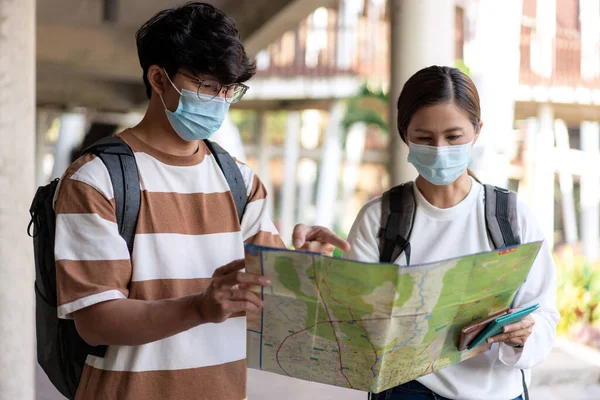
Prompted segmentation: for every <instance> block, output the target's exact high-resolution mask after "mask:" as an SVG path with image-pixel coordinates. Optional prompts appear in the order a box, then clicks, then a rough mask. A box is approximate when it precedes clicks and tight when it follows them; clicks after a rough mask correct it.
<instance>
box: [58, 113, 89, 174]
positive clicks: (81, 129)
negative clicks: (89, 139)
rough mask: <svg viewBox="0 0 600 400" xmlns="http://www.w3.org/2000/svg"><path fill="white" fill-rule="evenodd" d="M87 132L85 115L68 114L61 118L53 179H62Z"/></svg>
mask: <svg viewBox="0 0 600 400" xmlns="http://www.w3.org/2000/svg"><path fill="white" fill-rule="evenodd" d="M85 130H86V117H85V115H83V114H80V113H68V114H63V115H62V116H61V117H60V132H59V134H58V141H57V142H56V149H55V150H54V168H52V177H51V179H56V178H60V177H61V176H62V175H63V174H64V173H65V171H66V170H67V168H69V165H70V164H71V155H72V153H73V150H75V149H77V148H78V147H79V145H80V144H81V141H82V140H83V137H84V136H85Z"/></svg>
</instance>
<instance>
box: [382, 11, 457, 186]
mask: <svg viewBox="0 0 600 400" xmlns="http://www.w3.org/2000/svg"><path fill="white" fill-rule="evenodd" d="M390 14H391V22H390V26H391V35H390V36H391V40H390V46H391V49H390V50H391V51H390V55H391V57H390V58H391V68H390V71H391V78H392V79H391V86H390V141H391V143H390V178H391V183H392V185H398V184H400V183H403V182H406V181H409V180H413V179H414V178H415V177H416V176H417V172H416V170H415V169H414V167H413V166H412V165H410V164H408V162H407V161H406V159H407V157H408V147H407V146H406V145H404V143H403V142H402V139H401V138H400V135H399V134H398V126H397V117H398V112H397V102H398V96H399V95H400V92H401V91H402V87H403V86H404V83H405V82H406V81H407V80H408V78H410V77H411V76H412V75H413V74H414V73H415V72H417V71H419V70H420V69H422V68H425V67H429V66H431V65H434V64H435V65H448V66H452V65H454V1H452V0H390Z"/></svg>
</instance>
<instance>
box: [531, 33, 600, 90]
mask: <svg viewBox="0 0 600 400" xmlns="http://www.w3.org/2000/svg"><path fill="white" fill-rule="evenodd" d="M582 50H583V49H582V42H581V35H580V33H579V31H576V30H559V31H557V34H556V37H555V38H554V39H553V40H552V41H549V42H546V43H544V42H543V41H541V40H539V38H538V37H537V35H536V33H535V30H534V29H533V28H530V27H526V26H523V27H522V30H521V69H520V82H521V84H525V85H531V86H546V87H550V86H553V87H556V86H562V87H571V88H577V87H584V88H590V89H600V69H598V67H597V66H589V67H587V69H588V70H591V71H592V72H591V73H589V76H588V77H583V76H582ZM586 57H587V58H588V59H589V60H592V63H593V57H596V60H598V58H599V57H600V44H596V45H595V47H594V48H592V49H591V51H590V54H587V55H586ZM596 62H597V61H596ZM584 69H585V68H584ZM594 70H595V71H594ZM594 72H595V73H594Z"/></svg>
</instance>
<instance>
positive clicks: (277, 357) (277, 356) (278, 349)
mask: <svg viewBox="0 0 600 400" xmlns="http://www.w3.org/2000/svg"><path fill="white" fill-rule="evenodd" d="M323 322H327V321H321V322H317V323H316V324H314V325H311V326H309V327H308V328H305V329H302V330H301V331H298V332H294V333H292V334H291V335H288V336H286V337H285V338H284V339H283V340H282V341H281V344H280V345H279V347H278V348H277V351H276V352H275V361H277V365H279V368H281V370H282V371H283V372H285V374H286V375H287V376H291V375H290V374H289V373H288V372H287V371H286V370H285V369H284V368H283V367H282V366H281V363H280V362H279V351H280V350H281V348H282V347H283V345H284V344H285V342H286V340H288V339H289V338H291V337H292V336H295V335H297V334H299V333H302V332H306V331H307V330H309V329H312V328H314V327H315V326H317V325H319V324H322V323H323Z"/></svg>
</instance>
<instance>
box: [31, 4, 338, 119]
mask: <svg viewBox="0 0 600 400" xmlns="http://www.w3.org/2000/svg"><path fill="white" fill-rule="evenodd" d="M207 2H208V3H211V4H214V5H215V6H216V7H218V8H220V9H222V10H223V11H225V12H226V13H227V14H228V15H230V16H231V17H233V19H235V21H236V23H237V26H238V29H239V31H240V35H241V37H242V40H243V41H244V44H245V46H246V49H247V51H248V53H249V54H250V55H254V54H256V53H257V52H258V51H259V50H260V49H262V48H264V47H266V46H267V45H268V44H269V43H271V42H272V41H274V40H275V39H277V38H278V37H280V36H281V35H282V34H283V33H284V32H285V31H286V30H288V29H289V28H290V27H293V26H294V25H295V24H297V23H298V22H299V21H300V20H301V19H303V18H305V17H306V16H308V15H309V14H310V13H311V12H312V11H314V10H315V9H316V8H318V7H320V6H323V5H327V4H329V3H331V1H328V0H208V1H207ZM182 3H183V1H175V0H38V1H37V102H38V105H39V106H41V107H53V108H73V107H88V108H94V109H99V110H107V111H127V110H131V109H136V108H140V107H142V106H143V105H144V103H145V101H146V97H145V92H144V89H143V85H142V70H141V68H140V67H139V64H138V59H137V51H136V47H135V32H136V31H137V29H138V28H139V27H140V26H141V25H142V24H143V23H144V22H145V21H147V20H148V19H149V18H150V17H151V16H152V15H154V14H155V13H156V12H158V11H160V10H162V9H165V8H169V7H173V6H176V5H179V4H182Z"/></svg>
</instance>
